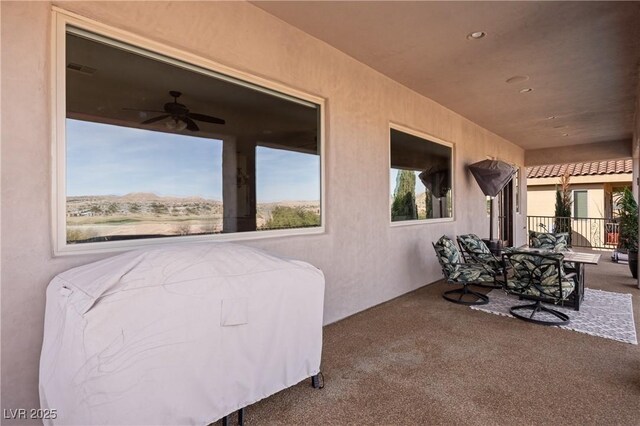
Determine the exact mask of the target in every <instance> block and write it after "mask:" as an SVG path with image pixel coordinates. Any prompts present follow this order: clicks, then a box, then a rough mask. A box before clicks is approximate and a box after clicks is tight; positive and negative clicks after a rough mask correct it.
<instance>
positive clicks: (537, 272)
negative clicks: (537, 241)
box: [502, 250, 576, 325]
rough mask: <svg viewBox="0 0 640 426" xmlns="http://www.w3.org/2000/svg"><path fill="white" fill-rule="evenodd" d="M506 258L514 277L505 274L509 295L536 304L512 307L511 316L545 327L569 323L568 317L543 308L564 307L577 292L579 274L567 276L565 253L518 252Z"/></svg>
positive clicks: (505, 255)
mask: <svg viewBox="0 0 640 426" xmlns="http://www.w3.org/2000/svg"><path fill="white" fill-rule="evenodd" d="M502 258H503V260H504V262H505V264H509V265H511V267H512V269H513V274H512V276H511V277H507V276H506V273H505V287H504V288H505V291H507V293H511V294H516V295H518V296H519V297H520V298H521V299H528V300H535V303H532V304H526V305H517V306H512V307H511V308H510V309H509V312H511V315H513V316H514V317H516V318H518V319H521V320H524V321H528V322H533V323H536V324H542V325H565V324H568V323H569V321H570V320H569V316H568V315H567V314H565V313H563V312H560V311H557V310H555V309H551V308H549V307H547V306H545V305H543V304H542V302H546V303H553V304H558V303H561V302H563V301H565V300H567V299H568V298H569V296H570V295H571V293H572V292H573V291H574V289H575V286H576V283H575V274H573V273H571V274H567V273H565V271H564V268H563V266H562V259H563V258H564V255H563V254H562V253H545V254H542V253H532V252H522V251H517V250H514V251H509V252H506V253H504V254H503V255H502ZM523 311H524V312H527V314H525V313H524V312H523ZM521 312H523V313H521ZM529 312H530V313H529ZM536 315H537V318H536Z"/></svg>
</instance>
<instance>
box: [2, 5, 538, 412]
mask: <svg viewBox="0 0 640 426" xmlns="http://www.w3.org/2000/svg"><path fill="white" fill-rule="evenodd" d="M59 5H61V6H62V7H64V8H67V9H69V10H71V11H75V12H77V13H79V14H82V15H84V16H88V17H90V18H93V19H95V20H98V21H100V22H103V23H105V24H109V25H113V26H115V27H119V28H122V29H125V30H129V31H131V32H135V33H137V34H139V35H142V36H146V37H148V38H151V39H154V40H156V41H160V42H163V43H166V44H168V45H171V46H173V47H178V48H183V49H185V50H188V51H190V52H192V53H195V54H197V55H201V56H203V57H206V58H210V59H213V60H216V61H218V62H220V63H222V64H224V65H228V66H231V67H234V68H237V69H240V70H243V71H247V72H250V73H253V74H256V75H258V76H262V77H265V78H268V79H271V80H274V81H277V82H280V83H284V84H286V85H289V86H291V87H294V88H297V89H301V90H303V91H306V92H309V93H312V94H315V95H319V96H322V97H324V98H326V100H327V103H326V120H327V122H326V130H327V139H326V166H327V172H326V199H325V200H324V201H325V203H326V206H327V210H326V213H327V217H326V224H327V231H326V233H325V234H322V235H316V236H297V237H287V238H277V239H266V240H260V241H247V244H250V245H252V246H256V247H261V248H264V249H266V250H269V251H271V252H274V253H278V254H282V255H285V256H291V257H296V258H300V259H303V260H306V261H309V262H311V263H313V264H314V265H316V266H318V267H319V268H321V269H322V270H323V271H324V272H325V275H326V283H327V285H326V295H325V318H324V319H325V323H330V322H333V321H336V320H338V319H341V318H343V317H345V316H348V315H351V314H353V313H356V312H358V311H361V310H363V309H365V308H368V307H370V306H373V305H376V304H378V303H381V302H383V301H386V300H389V299H391V298H393V297H396V296H398V295H401V294H403V293H406V292H408V291H411V290H414V289H416V288H418V287H420V286H423V285H425V284H427V283H430V282H433V281H436V280H438V279H439V278H440V276H441V272H440V268H439V267H438V264H437V261H436V259H435V257H434V254H433V249H432V247H431V241H434V240H435V239H437V238H438V237H439V236H440V235H442V234H449V235H454V234H456V233H463V232H475V233H478V234H480V235H486V234H488V224H487V220H486V214H485V201H484V196H483V195H482V193H481V192H480V190H479V188H478V186H477V184H476V183H475V181H473V178H472V177H471V175H470V174H469V173H468V172H467V171H466V166H467V165H468V164H470V163H472V162H475V161H479V160H482V159H485V158H486V157H487V156H495V157H499V158H501V159H503V160H507V161H511V162H514V163H518V164H523V162H524V153H523V151H522V149H520V148H518V147H517V146H515V145H513V144H511V143H509V142H508V141H505V140H504V139H502V138H500V137H498V136H496V135H494V134H492V133H490V132H488V131H487V130H485V129H483V128H481V127H479V126H477V125H475V124H474V123H471V122H470V121H468V120H466V119H464V118H463V117H460V116H459V115H457V114H455V113H453V112H451V111H449V110H447V109H446V108H443V107H442V106H440V105H438V104H436V103H435V102H433V101H431V100H429V99H427V98H425V97H423V96H420V95H418V94H416V93H415V92H413V91H411V90H409V89H407V88H405V87H403V86H402V85H400V84H398V83H396V82H394V81H392V80H390V79H388V78H386V77H385V76H383V75H381V74H379V73H377V72H375V71H373V70H372V69H370V68H368V67H366V66H364V65H362V64H360V63H359V62H357V61H355V60H354V59H352V58H350V57H348V56H346V55H344V54H343V53H341V52H339V51H337V50H335V49H334V48H332V47H330V46H328V45H326V44H324V43H322V42H320V41H318V40H316V39H314V38H312V37H310V36H308V35H306V34H304V33H302V32H300V31H299V30H297V29H295V28H293V27H291V26H289V25H287V24H285V23H283V22H282V21H280V20H278V19H276V18H274V17H272V16H270V15H268V14H266V13H265V12H263V11H261V10H260V9H258V8H256V7H254V6H252V5H250V4H244V3H214V2H202V3H187V4H185V3H181V4H173V3H160V4H152V3H148V2H137V3H119V2H118V3H108V2H102V3H89V2H77V3H68V4H60V3H59ZM50 28H51V5H50V4H48V3H46V2H21V3H11V2H2V46H1V47H2V49H1V52H2V111H3V114H2V200H1V201H2V216H1V217H2V396H3V400H2V405H3V408H18V407H21V408H29V407H37V406H38V392H37V382H38V361H39V352H40V345H41V341H42V329H43V315H44V303H45V288H46V285H47V283H48V282H49V280H50V279H51V278H52V277H53V276H54V275H55V274H57V273H59V272H61V271H63V270H66V269H68V268H71V267H74V266H77V265H81V264H85V263H87V262H90V261H93V260H97V259H100V258H103V257H105V256H108V255H90V256H89V255H79V256H71V257H64V258H54V257H53V256H52V243H51V239H50V226H51V224H50V221H51V218H50V205H51V191H50V187H51V159H50V158H51V137H50V134H51V133H50V130H51V123H50V118H51V111H50V101H49V99H50V92H51V87H50V82H49V78H50V74H49V67H50V53H51V52H50ZM389 121H393V122H396V123H399V124H402V125H405V126H408V127H412V128H415V129H417V130H420V131H423V132H427V133H429V134H432V135H434V136H436V137H438V138H441V139H443V140H446V141H450V142H452V143H454V144H455V173H456V187H455V221H454V222H452V223H445V224H421V225H417V226H406V227H390V226H389V223H388V200H389V199H388V188H389V184H388V179H389V178H388V176H389V172H388V164H389V163H388V161H389V160H388V147H387V144H388V133H389V127H388V126H389ZM524 185H526V182H523V186H524ZM522 198H523V199H522V204H523V205H522V212H526V197H525V196H523V197H522ZM525 217H526V213H523V214H521V215H518V216H517V217H516V221H517V226H516V231H517V236H516V238H517V242H524V238H523V236H524V218H525Z"/></svg>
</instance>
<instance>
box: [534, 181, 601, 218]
mask: <svg viewBox="0 0 640 426" xmlns="http://www.w3.org/2000/svg"><path fill="white" fill-rule="evenodd" d="M571 191H587V217H605V198H604V197H605V191H604V184H595V183H592V184H579V185H571ZM555 210H556V189H555V187H553V186H530V187H529V188H527V215H529V216H553V215H555Z"/></svg>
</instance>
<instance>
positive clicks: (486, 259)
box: [458, 234, 502, 272]
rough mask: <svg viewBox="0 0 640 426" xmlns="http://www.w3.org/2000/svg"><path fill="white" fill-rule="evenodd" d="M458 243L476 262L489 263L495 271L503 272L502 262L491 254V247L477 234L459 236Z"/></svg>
mask: <svg viewBox="0 0 640 426" xmlns="http://www.w3.org/2000/svg"><path fill="white" fill-rule="evenodd" d="M458 243H459V244H460V247H462V249H463V250H464V251H465V252H467V253H469V256H471V259H473V261H474V262H479V263H487V264H488V265H489V267H490V268H491V269H493V270H494V271H498V272H499V271H501V270H502V266H501V263H500V260H498V259H496V257H495V256H494V255H493V253H491V250H489V247H487V245H486V244H485V242H484V241H482V240H481V239H480V237H478V236H477V235H476V234H465V235H458Z"/></svg>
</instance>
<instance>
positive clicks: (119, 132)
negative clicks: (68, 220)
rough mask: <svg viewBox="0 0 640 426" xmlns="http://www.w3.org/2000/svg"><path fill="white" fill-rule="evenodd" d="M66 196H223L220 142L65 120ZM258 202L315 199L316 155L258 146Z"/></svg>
mask: <svg viewBox="0 0 640 426" xmlns="http://www.w3.org/2000/svg"><path fill="white" fill-rule="evenodd" d="M66 130H67V195H70V196H77V195H124V194H127V193H130V192H153V193H155V194H158V195H161V196H178V197H185V196H200V197H204V198H211V199H217V200H221V199H222V141H220V140H215V139H206V138H198V137H194V136H186V135H177V134H170V133H162V132H151V131H148V130H142V129H134V128H128V127H120V126H112V125H107V124H100V123H91V122H86V121H79V120H71V119H67V129H66ZM256 154H257V158H256V168H257V182H258V188H257V192H258V202H268V201H280V200H319V199H320V183H319V182H320V157H319V156H316V155H309V154H300V153H296V152H291V151H284V150H276V149H269V148H263V147H258V148H257V151H256Z"/></svg>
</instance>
